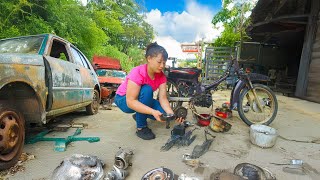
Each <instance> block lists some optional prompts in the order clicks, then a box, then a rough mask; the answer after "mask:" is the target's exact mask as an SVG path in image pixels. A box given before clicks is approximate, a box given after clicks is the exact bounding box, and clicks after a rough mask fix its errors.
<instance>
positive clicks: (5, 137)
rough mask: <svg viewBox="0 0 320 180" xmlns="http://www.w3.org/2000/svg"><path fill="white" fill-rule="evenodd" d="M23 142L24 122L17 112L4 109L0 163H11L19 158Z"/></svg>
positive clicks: (0, 135)
mask: <svg viewBox="0 0 320 180" xmlns="http://www.w3.org/2000/svg"><path fill="white" fill-rule="evenodd" d="M23 142H24V120H23V119H22V117H21V116H19V115H18V114H17V113H16V112H14V111H11V110H3V109H2V110H1V112H0V161H10V160H12V159H13V158H14V157H15V156H17V154H18V153H19V151H20V147H21V146H23V144H21V143H23ZM0 169H1V168H0Z"/></svg>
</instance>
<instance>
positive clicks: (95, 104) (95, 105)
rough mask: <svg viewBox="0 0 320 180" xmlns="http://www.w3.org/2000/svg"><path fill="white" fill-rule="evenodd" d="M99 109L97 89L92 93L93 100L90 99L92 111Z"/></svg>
mask: <svg viewBox="0 0 320 180" xmlns="http://www.w3.org/2000/svg"><path fill="white" fill-rule="evenodd" d="M98 109H99V94H98V92H97V91H94V93H93V100H92V110H93V112H94V113H96V112H98Z"/></svg>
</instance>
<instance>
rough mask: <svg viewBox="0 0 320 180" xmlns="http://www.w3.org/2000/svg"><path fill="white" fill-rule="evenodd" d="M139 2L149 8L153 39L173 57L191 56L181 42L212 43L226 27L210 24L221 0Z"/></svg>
mask: <svg viewBox="0 0 320 180" xmlns="http://www.w3.org/2000/svg"><path fill="white" fill-rule="evenodd" d="M137 1H138V2H139V3H140V4H141V3H142V5H144V6H145V7H146V11H147V12H145V15H146V18H145V20H146V21H147V22H148V23H149V24H151V25H152V26H153V28H154V31H155V34H156V37H155V40H154V41H157V42H158V44H160V45H162V46H164V47H165V48H166V50H167V51H168V54H169V56H171V57H178V58H179V59H186V58H188V56H189V55H190V54H189V55H188V54H186V53H183V52H182V50H181V43H194V42H198V41H200V40H204V41H206V42H212V41H213V40H214V39H215V38H217V36H218V35H220V33H221V32H222V30H223V26H221V27H213V24H212V23H211V21H212V18H213V16H214V15H215V14H216V13H217V12H218V11H219V10H220V9H221V2H222V0H137ZM191 56H192V58H194V55H193V54H191Z"/></svg>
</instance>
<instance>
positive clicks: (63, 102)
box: [45, 38, 83, 110]
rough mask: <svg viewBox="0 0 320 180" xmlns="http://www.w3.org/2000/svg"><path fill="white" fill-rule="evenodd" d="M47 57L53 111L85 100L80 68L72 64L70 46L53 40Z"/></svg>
mask: <svg viewBox="0 0 320 180" xmlns="http://www.w3.org/2000/svg"><path fill="white" fill-rule="evenodd" d="M50 43H51V44H50V46H51V47H49V52H48V54H47V55H46V56H45V58H46V60H47V61H48V63H49V66H50V71H51V74H52V107H51V110H56V109H60V108H65V107H68V106H72V105H76V104H79V103H81V102H82V100H83V90H82V78H81V73H80V67H79V65H77V64H76V63H73V62H72V56H71V53H70V51H68V44H67V43H65V42H63V41H61V40H60V39H57V38H53V39H52V41H51V42H50Z"/></svg>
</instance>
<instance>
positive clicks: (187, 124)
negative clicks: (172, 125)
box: [183, 121, 195, 128]
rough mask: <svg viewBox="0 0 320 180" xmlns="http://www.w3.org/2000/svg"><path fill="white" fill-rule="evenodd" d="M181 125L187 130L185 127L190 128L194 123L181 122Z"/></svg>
mask: <svg viewBox="0 0 320 180" xmlns="http://www.w3.org/2000/svg"><path fill="white" fill-rule="evenodd" d="M183 125H184V126H185V127H186V128H187V127H190V126H194V125H195V123H192V122H190V121H183Z"/></svg>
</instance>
